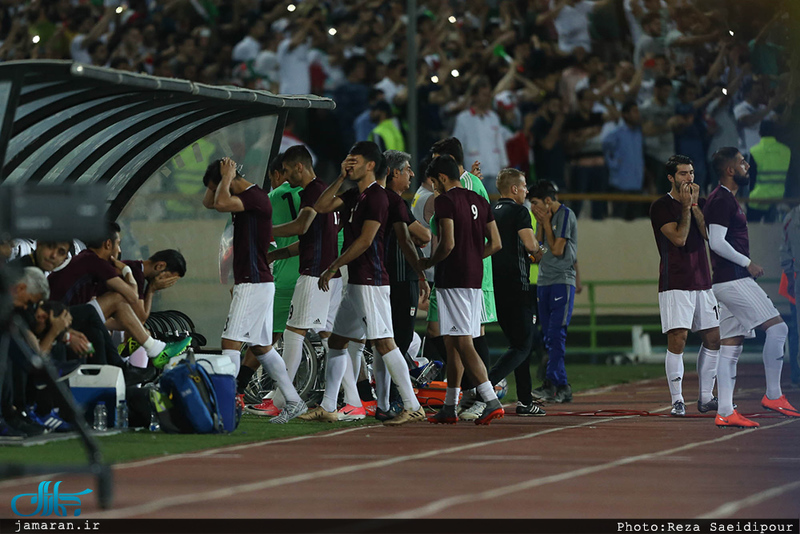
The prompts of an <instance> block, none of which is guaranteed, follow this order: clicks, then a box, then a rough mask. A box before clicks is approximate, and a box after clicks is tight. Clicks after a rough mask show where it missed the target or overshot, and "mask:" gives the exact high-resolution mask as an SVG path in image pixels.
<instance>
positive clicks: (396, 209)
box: [386, 189, 413, 226]
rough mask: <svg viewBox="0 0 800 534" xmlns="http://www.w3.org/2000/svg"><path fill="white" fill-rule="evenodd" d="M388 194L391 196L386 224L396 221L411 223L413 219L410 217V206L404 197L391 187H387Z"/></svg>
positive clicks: (390, 224)
mask: <svg viewBox="0 0 800 534" xmlns="http://www.w3.org/2000/svg"><path fill="white" fill-rule="evenodd" d="M386 196H387V197H388V198H389V217H388V219H387V221H386V224H388V225H389V226H392V225H393V224H394V223H396V222H404V223H406V224H411V223H412V222H413V221H412V219H411V217H409V213H408V206H407V205H406V203H405V202H404V201H403V197H401V196H400V195H398V194H397V193H396V192H395V191H392V190H391V189H386Z"/></svg>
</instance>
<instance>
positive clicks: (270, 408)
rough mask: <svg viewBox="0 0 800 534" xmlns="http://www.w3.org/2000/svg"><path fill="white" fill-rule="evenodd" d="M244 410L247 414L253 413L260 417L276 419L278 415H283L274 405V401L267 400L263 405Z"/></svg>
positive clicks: (248, 407)
mask: <svg viewBox="0 0 800 534" xmlns="http://www.w3.org/2000/svg"><path fill="white" fill-rule="evenodd" d="M244 410H245V411H246V412H247V413H251V414H253V415H260V416H262V417H276V416H277V415H278V414H280V413H281V411H280V410H279V409H278V407H277V406H275V404H273V403H272V399H267V400H265V401H264V402H262V403H261V404H254V405H250V406H245V409H244Z"/></svg>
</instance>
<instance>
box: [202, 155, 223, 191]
mask: <svg viewBox="0 0 800 534" xmlns="http://www.w3.org/2000/svg"><path fill="white" fill-rule="evenodd" d="M221 163H222V160H221V159H215V160H214V161H212V162H211V163H209V164H208V167H206V173H205V174H204V175H203V185H204V186H206V187H208V186H209V185H211V184H214V185H219V183H220V182H221V181H222V170H220V168H219V167H220V164H221Z"/></svg>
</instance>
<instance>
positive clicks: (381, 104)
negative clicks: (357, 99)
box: [370, 100, 394, 119]
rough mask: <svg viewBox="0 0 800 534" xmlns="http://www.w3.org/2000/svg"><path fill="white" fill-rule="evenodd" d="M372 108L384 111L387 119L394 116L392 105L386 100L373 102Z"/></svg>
mask: <svg viewBox="0 0 800 534" xmlns="http://www.w3.org/2000/svg"><path fill="white" fill-rule="evenodd" d="M370 110H372V111H380V112H382V113H383V114H384V115H386V118H387V119H390V118H392V116H393V115H394V114H393V113H392V105H391V104H389V103H388V102H387V101H386V100H378V101H377V102H375V103H374V104H372V107H370Z"/></svg>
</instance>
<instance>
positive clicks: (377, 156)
mask: <svg viewBox="0 0 800 534" xmlns="http://www.w3.org/2000/svg"><path fill="white" fill-rule="evenodd" d="M347 154H348V155H349V156H361V157H363V158H364V160H365V161H371V162H373V163H375V176H376V177H378V171H379V170H380V169H379V168H380V165H381V159H382V158H383V154H382V153H381V149H380V148H378V145H376V144H375V143H373V142H372V141H359V142H358V143H356V144H354V145H353V146H352V147H351V148H350V151H349V152H348V153H347ZM384 172H386V171H384Z"/></svg>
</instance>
